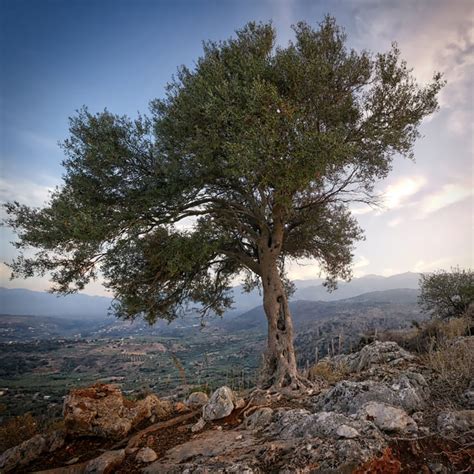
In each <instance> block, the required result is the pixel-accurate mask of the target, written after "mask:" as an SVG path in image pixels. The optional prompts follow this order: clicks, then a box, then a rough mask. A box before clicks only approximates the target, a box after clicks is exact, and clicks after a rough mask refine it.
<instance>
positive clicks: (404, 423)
mask: <svg viewBox="0 0 474 474" xmlns="http://www.w3.org/2000/svg"><path fill="white" fill-rule="evenodd" d="M358 415H359V416H360V417H362V418H365V419H368V420H370V421H373V422H374V424H375V426H377V428H379V429H380V430H382V431H387V432H391V433H414V432H416V431H417V429H418V427H417V424H416V423H415V421H414V420H413V418H411V417H410V416H408V415H407V414H406V412H405V411H404V410H402V409H401V408H396V407H392V406H390V405H387V404H386V403H380V402H369V403H367V404H365V405H364V406H363V407H362V408H361V409H360V410H359V413H358Z"/></svg>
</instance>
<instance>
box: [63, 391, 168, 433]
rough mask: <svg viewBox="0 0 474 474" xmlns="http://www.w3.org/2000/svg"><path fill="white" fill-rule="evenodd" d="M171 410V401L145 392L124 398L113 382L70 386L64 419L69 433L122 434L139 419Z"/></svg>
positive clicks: (65, 401) (157, 415) (161, 414)
mask: <svg viewBox="0 0 474 474" xmlns="http://www.w3.org/2000/svg"><path fill="white" fill-rule="evenodd" d="M171 411H172V404H171V403H170V402H168V401H162V400H160V399H159V398H158V397H157V396H156V395H148V396H147V397H146V398H145V399H143V400H139V401H136V402H132V401H129V400H127V399H125V398H124V397H123V395H122V392H121V390H120V389H119V388H118V387H117V386H116V385H112V384H96V385H93V386H92V387H88V388H83V389H75V390H71V391H70V392H69V394H68V396H67V397H66V399H65V400H64V408H63V413H64V422H65V425H66V430H67V432H68V433H71V434H78V435H94V436H101V437H104V438H109V437H112V438H121V437H124V436H126V435H127V433H128V432H129V431H130V430H131V429H132V428H133V427H134V426H136V425H138V424H139V423H141V422H142V421H144V420H146V419H149V418H152V417H154V418H155V419H162V418H164V417H166V416H167V415H168V414H169V413H171Z"/></svg>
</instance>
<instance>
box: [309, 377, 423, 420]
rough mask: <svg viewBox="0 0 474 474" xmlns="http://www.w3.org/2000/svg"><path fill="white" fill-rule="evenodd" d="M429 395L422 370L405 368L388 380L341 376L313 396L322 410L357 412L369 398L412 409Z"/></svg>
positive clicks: (317, 406)
mask: <svg viewBox="0 0 474 474" xmlns="http://www.w3.org/2000/svg"><path fill="white" fill-rule="evenodd" d="M428 397H429V389H428V384H427V382H426V380H425V379H424V377H423V376H422V375H421V374H418V373H415V372H408V373H406V374H402V375H399V376H398V377H396V378H394V379H392V381H391V383H390V381H388V382H379V381H374V380H362V381H353V380H343V381H341V382H338V383H337V384H336V385H335V386H334V387H333V388H331V389H329V390H328V391H326V392H325V393H323V394H321V395H319V396H317V397H316V398H315V399H314V407H315V409H316V410H318V411H319V410H321V411H336V412H340V413H356V412H357V411H358V410H359V409H360V408H362V406H363V405H365V404H366V403H368V402H380V403H388V404H390V405H392V406H398V407H402V408H403V409H404V410H406V411H408V412H409V413H412V412H414V411H417V410H420V409H421V408H423V407H424V405H425V403H426V400H427V399H428Z"/></svg>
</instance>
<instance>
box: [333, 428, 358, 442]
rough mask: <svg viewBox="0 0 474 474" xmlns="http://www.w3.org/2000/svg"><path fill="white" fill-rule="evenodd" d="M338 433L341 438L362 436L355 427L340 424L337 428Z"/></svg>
mask: <svg viewBox="0 0 474 474" xmlns="http://www.w3.org/2000/svg"><path fill="white" fill-rule="evenodd" d="M336 434H337V436H339V438H347V439H352V438H358V437H359V436H360V434H359V432H358V431H357V430H356V429H355V428H352V426H347V425H341V426H339V428H337V430H336Z"/></svg>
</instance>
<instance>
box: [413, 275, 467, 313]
mask: <svg viewBox="0 0 474 474" xmlns="http://www.w3.org/2000/svg"><path fill="white" fill-rule="evenodd" d="M419 303H420V305H421V307H422V308H423V310H424V311H425V312H427V313H431V315H432V316H433V317H435V318H441V319H448V318H455V317H460V316H463V315H465V314H467V313H468V310H469V309H470V308H471V309H472V306H473V305H474V271H472V270H471V269H466V270H465V269H460V268H459V267H457V268H452V269H451V271H450V272H447V271H445V270H439V271H437V272H433V273H424V274H422V275H421V278H420V296H419ZM470 316H471V317H472V316H473V315H472V312H471V313H470Z"/></svg>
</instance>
